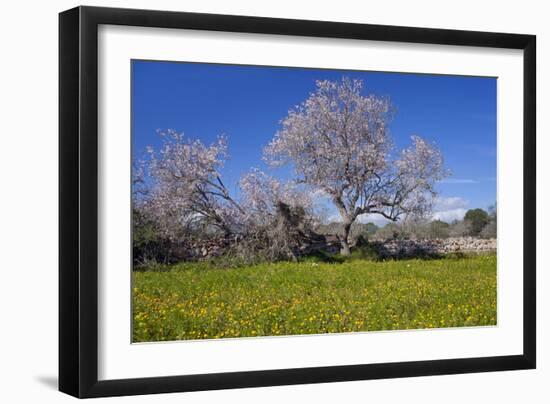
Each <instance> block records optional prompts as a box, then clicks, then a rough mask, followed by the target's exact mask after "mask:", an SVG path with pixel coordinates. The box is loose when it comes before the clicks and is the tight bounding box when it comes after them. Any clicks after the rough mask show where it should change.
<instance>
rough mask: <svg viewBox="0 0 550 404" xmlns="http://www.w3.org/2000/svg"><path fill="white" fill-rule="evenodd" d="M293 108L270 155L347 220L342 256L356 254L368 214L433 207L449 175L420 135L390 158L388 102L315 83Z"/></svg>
mask: <svg viewBox="0 0 550 404" xmlns="http://www.w3.org/2000/svg"><path fill="white" fill-rule="evenodd" d="M316 85H317V88H316V91H315V92H314V93H312V94H311V95H310V96H309V98H308V99H307V100H306V101H304V102H303V103H302V104H300V105H299V106H296V107H295V108H293V109H291V110H290V111H289V113H288V115H287V116H286V117H285V118H284V119H283V120H282V121H281V124H282V128H281V130H280V131H279V132H277V134H276V135H275V137H274V139H273V140H272V141H271V143H270V144H269V145H268V147H267V148H266V149H265V153H264V154H265V158H266V160H267V161H268V163H270V164H271V165H273V166H281V165H284V164H287V163H290V164H292V165H293V166H294V169H295V171H296V173H297V174H298V175H299V181H301V182H303V183H305V184H308V185H309V186H311V187H313V188H314V189H319V190H321V191H323V192H324V193H325V194H326V195H328V196H329V197H330V199H331V200H332V202H333V203H334V205H335V206H336V208H337V209H338V212H339V213H340V217H341V219H342V223H343V225H342V234H341V236H340V243H341V252H342V254H344V255H349V254H350V248H349V237H350V230H351V226H352V224H353V223H354V222H355V220H356V219H357V217H358V216H360V215H363V214H378V215H381V216H383V217H385V218H387V219H389V220H391V221H397V220H398V219H399V218H400V217H402V216H404V215H410V214H413V215H422V214H425V213H426V212H427V211H429V210H430V208H431V202H432V199H433V196H434V195H435V190H434V184H435V182H436V181H437V180H439V179H441V178H443V177H444V176H445V174H446V173H445V170H444V169H443V158H442V155H441V153H440V152H439V150H438V149H437V148H436V147H435V146H433V145H432V144H430V143H428V142H427V141H426V140H424V139H422V138H421V137H418V136H413V137H412V146H410V147H409V148H407V149H405V150H403V151H401V153H400V155H399V156H398V157H397V158H394V159H392V157H391V155H392V150H393V145H392V139H391V136H390V133H389V130H388V123H389V121H390V118H391V115H392V107H391V104H390V102H389V101H388V100H387V99H386V98H382V97H378V96H375V95H367V96H365V95H362V88H363V82H362V81H360V80H350V79H347V78H344V79H343V80H342V81H340V82H331V81H317V83H316Z"/></svg>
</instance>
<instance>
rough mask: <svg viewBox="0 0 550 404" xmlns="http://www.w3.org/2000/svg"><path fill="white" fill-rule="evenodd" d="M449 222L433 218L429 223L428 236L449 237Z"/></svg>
mask: <svg viewBox="0 0 550 404" xmlns="http://www.w3.org/2000/svg"><path fill="white" fill-rule="evenodd" d="M449 227H450V226H449V223H447V222H444V221H442V220H434V221H432V222H431V223H430V236H431V237H432V238H447V237H449Z"/></svg>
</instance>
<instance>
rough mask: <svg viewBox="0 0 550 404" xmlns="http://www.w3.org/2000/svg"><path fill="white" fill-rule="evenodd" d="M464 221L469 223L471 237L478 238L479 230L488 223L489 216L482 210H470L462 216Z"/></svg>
mask: <svg viewBox="0 0 550 404" xmlns="http://www.w3.org/2000/svg"><path fill="white" fill-rule="evenodd" d="M464 221H466V222H469V223H470V231H471V235H472V236H479V233H481V230H483V228H484V227H485V226H486V225H487V224H488V223H489V221H490V218H489V214H488V213H487V212H485V211H484V210H483V209H479V208H477V209H470V210H469V211H467V212H466V214H465V215H464Z"/></svg>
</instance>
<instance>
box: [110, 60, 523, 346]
mask: <svg viewBox="0 0 550 404" xmlns="http://www.w3.org/2000/svg"><path fill="white" fill-rule="evenodd" d="M130 67H131V77H130V80H131V134H130V135H131V145H132V151H131V156H132V158H131V160H132V161H131V189H132V196H131V199H132V201H131V212H128V215H131V227H132V228H131V238H132V258H131V259H132V271H131V274H129V276H131V288H132V290H131V292H132V293H131V302H130V304H131V311H132V327H131V330H132V331H131V332H132V335H131V341H132V343H146V342H148V343H153V342H161V341H180V340H211V339H219V338H260V337H280V336H287V337H288V336H298V335H327V337H329V336H330V335H331V334H335V333H358V332H380V331H385V332H389V331H391V332H404V331H405V330H424V332H431V330H433V329H445V328H455V327H495V326H497V206H498V205H497V82H498V79H497V77H480V76H462V75H444V74H430V73H429V72H426V73H422V74H420V73H409V72H383V71H358V70H335V69H321V68H314V67H308V66H303V67H286V66H257V65H236V64H215V63H198V62H187V61H161V60H142V59H133V60H131V61H130ZM120 135H121V136H127V135H125V134H123V133H122V134H120ZM503 209H504V208H503ZM518 214H520V212H518Z"/></svg>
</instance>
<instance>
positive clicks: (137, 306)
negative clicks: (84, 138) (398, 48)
mask: <svg viewBox="0 0 550 404" xmlns="http://www.w3.org/2000/svg"><path fill="white" fill-rule="evenodd" d="M133 316H134V322H133V341H134V342H146V341H169V340H185V339H210V338H228V337H253V336H262V335H263V336H265V335H296V334H320V333H336V332H351V331H378V330H403V329H419V328H442V327H462V326H482V325H495V324H496V256H495V255H483V256H469V257H454V258H441V259H431V260H414V259H413V260H400V261H384V262H375V261H370V260H366V259H362V258H357V257H356V258H354V259H350V260H346V261H343V262H339V261H336V262H333V263H325V262H318V261H317V260H306V261H305V262H300V263H290V262H280V263H275V264H259V265H255V266H249V267H243V268H237V269H221V268H216V267H213V266H212V265H211V264H207V263H195V264H193V263H182V264H176V265H173V266H169V267H163V268H156V270H151V271H140V272H134V273H133Z"/></svg>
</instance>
